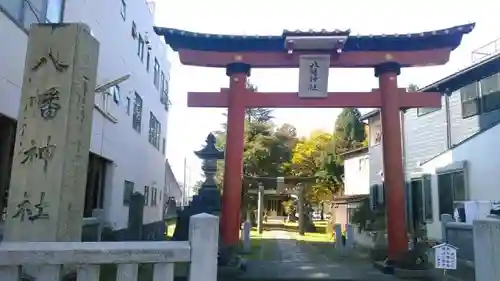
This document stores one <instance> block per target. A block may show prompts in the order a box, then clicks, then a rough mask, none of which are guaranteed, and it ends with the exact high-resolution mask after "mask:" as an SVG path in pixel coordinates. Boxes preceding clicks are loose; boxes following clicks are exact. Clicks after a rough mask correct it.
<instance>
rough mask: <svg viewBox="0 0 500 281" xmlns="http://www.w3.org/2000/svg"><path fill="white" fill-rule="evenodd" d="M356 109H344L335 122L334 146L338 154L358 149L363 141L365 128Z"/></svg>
mask: <svg viewBox="0 0 500 281" xmlns="http://www.w3.org/2000/svg"><path fill="white" fill-rule="evenodd" d="M360 118H361V113H360V112H359V110H358V109H357V108H344V109H342V112H341V113H340V114H339V116H338V117H337V120H336V121H335V131H334V135H335V142H336V144H335V146H336V148H337V149H339V152H345V151H349V150H352V149H356V148H359V147H361V146H362V145H363V141H364V140H365V137H366V136H365V126H364V124H363V123H362V122H361V121H360Z"/></svg>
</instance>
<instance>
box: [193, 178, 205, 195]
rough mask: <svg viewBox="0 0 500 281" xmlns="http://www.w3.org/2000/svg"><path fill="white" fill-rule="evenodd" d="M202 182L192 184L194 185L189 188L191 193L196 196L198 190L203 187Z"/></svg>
mask: <svg viewBox="0 0 500 281" xmlns="http://www.w3.org/2000/svg"><path fill="white" fill-rule="evenodd" d="M203 182H204V181H202V180H198V181H196V182H195V183H194V185H193V186H192V187H191V188H192V190H193V192H194V193H196V194H198V191H199V190H200V188H201V186H202V185H203Z"/></svg>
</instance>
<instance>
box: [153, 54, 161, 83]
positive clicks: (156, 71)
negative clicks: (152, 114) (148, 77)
mask: <svg viewBox="0 0 500 281" xmlns="http://www.w3.org/2000/svg"><path fill="white" fill-rule="evenodd" d="M153 71H154V73H153V84H154V85H155V87H156V89H158V88H159V87H160V63H158V59H157V58H155V64H154V69H153Z"/></svg>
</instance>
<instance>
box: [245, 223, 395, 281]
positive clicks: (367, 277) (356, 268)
mask: <svg viewBox="0 0 500 281" xmlns="http://www.w3.org/2000/svg"><path fill="white" fill-rule="evenodd" d="M266 232H267V233H266V235H265V236H266V238H271V237H274V241H273V242H274V243H275V246H274V249H275V250H278V251H279V252H280V253H279V255H273V256H275V257H276V258H273V259H272V260H266V261H264V260H255V261H248V264H247V271H246V272H245V273H244V274H243V275H241V276H239V277H238V280H257V279H258V280H276V279H283V280H308V279H319V280H345V281H347V280H354V281H358V280H359V281H372V280H373V281H396V280H399V279H397V278H395V277H394V276H390V275H385V274H382V273H380V272H379V271H378V270H376V269H375V268H373V266H372V264H371V262H369V261H368V260H365V259H362V258H360V257H359V255H358V256H357V257H356V256H355V255H356V253H353V254H351V255H350V256H342V255H340V254H339V256H335V254H333V252H332V254H333V255H328V256H326V255H325V254H322V252H323V253H324V252H326V253H329V254H330V252H329V249H325V248H318V245H312V244H311V243H307V242H304V241H296V240H293V239H291V237H290V235H289V234H288V233H287V232H285V231H266ZM319 247H331V250H332V251H334V248H333V245H332V244H329V243H324V244H321V246H319ZM318 249H320V250H321V251H318Z"/></svg>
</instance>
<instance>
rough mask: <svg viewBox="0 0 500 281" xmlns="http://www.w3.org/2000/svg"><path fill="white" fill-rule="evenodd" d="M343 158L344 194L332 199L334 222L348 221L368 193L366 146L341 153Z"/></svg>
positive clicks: (368, 174) (343, 223)
mask: <svg viewBox="0 0 500 281" xmlns="http://www.w3.org/2000/svg"><path fill="white" fill-rule="evenodd" d="M341 156H342V157H343V158H344V194H342V195H340V196H335V197H334V199H333V207H334V208H333V209H332V210H333V212H332V213H333V214H334V216H335V222H336V223H340V224H341V225H342V226H345V225H346V224H347V223H350V222H351V220H352V216H353V214H354V211H355V210H356V209H357V208H358V207H359V205H360V202H361V201H363V199H365V198H367V197H368V195H369V193H370V158H369V151H368V147H361V148H358V149H354V150H351V151H348V152H345V153H343V154H342V155H341Z"/></svg>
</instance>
